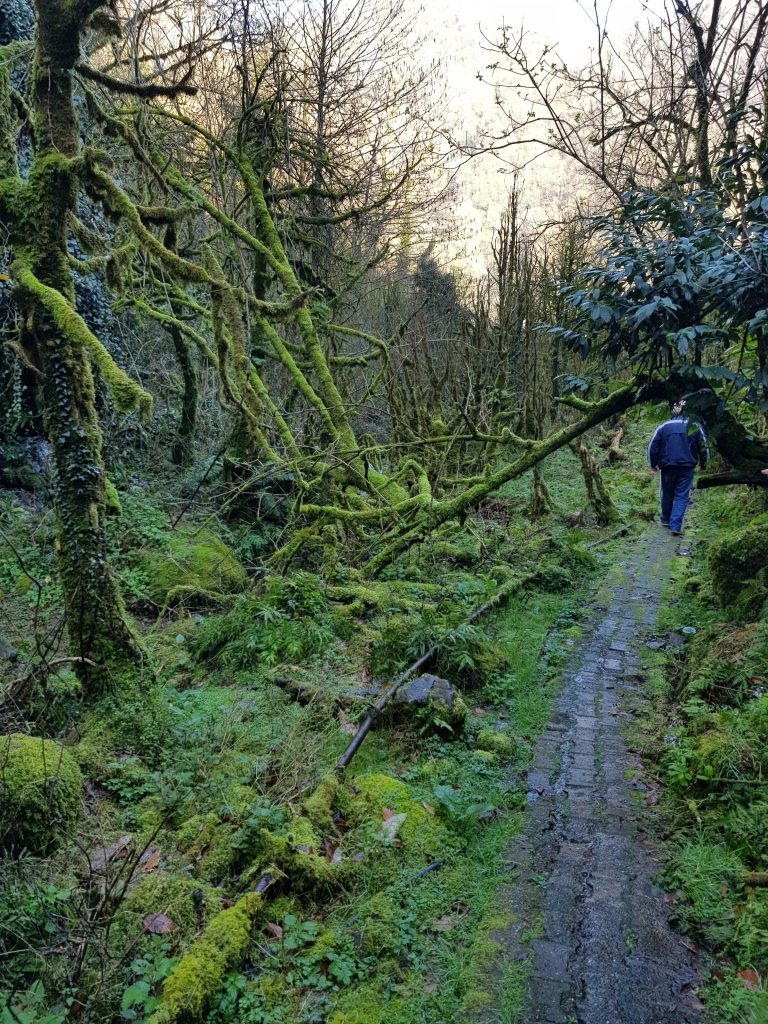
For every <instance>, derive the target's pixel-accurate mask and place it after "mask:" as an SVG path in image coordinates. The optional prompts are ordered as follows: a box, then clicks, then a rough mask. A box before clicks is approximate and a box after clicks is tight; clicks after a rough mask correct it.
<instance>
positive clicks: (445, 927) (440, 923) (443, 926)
mask: <svg viewBox="0 0 768 1024" xmlns="http://www.w3.org/2000/svg"><path fill="white" fill-rule="evenodd" d="M455 924H456V922H455V921H454V920H453V918H452V917H451V915H450V914H443V916H442V917H438V919H437V920H436V921H433V922H432V930H433V931H436V932H447V931H449V930H450V929H451V928H453V926H454V925H455Z"/></svg>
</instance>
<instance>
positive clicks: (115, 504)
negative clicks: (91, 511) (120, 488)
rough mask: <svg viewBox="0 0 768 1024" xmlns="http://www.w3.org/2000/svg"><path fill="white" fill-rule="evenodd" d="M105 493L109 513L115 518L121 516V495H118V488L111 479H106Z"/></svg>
mask: <svg viewBox="0 0 768 1024" xmlns="http://www.w3.org/2000/svg"><path fill="white" fill-rule="evenodd" d="M104 491H105V492H106V498H107V512H108V513H110V514H111V515H113V516H119V515H120V514H121V513H122V511H123V508H122V505H121V504H120V495H119V494H118V493H117V488H116V487H115V485H114V484H113V483H112V481H111V480H110V479H109V477H105V478H104Z"/></svg>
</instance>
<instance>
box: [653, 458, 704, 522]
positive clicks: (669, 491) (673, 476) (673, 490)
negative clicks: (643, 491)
mask: <svg viewBox="0 0 768 1024" xmlns="http://www.w3.org/2000/svg"><path fill="white" fill-rule="evenodd" d="M695 469H696V467H695V466H667V468H666V469H662V471H661V521H662V523H668V524H669V528H670V530H674V531H679V530H682V528H683V516H684V515H685V510H686V509H687V508H688V495H689V494H690V493H691V484H692V483H693V473H694V470H695Z"/></svg>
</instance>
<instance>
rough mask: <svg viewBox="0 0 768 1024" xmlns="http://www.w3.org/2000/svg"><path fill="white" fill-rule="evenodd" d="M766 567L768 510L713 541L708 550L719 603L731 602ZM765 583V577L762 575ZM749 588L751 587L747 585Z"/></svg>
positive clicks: (713, 582) (764, 571)
mask: <svg viewBox="0 0 768 1024" xmlns="http://www.w3.org/2000/svg"><path fill="white" fill-rule="evenodd" d="M766 570H768V513H766V514H764V515H761V516H757V518H755V519H752V520H751V521H750V522H749V523H747V525H746V526H744V527H742V528H741V529H740V530H736V531H735V532H733V533H729V534H728V535H727V536H726V537H722V538H721V539H720V540H718V541H716V542H715V543H714V544H713V545H712V548H711V550H710V553H709V572H710V576H711V578H712V589H713V592H714V594H715V597H716V598H717V600H718V601H719V602H720V604H722V605H730V604H733V603H734V602H735V601H736V600H737V599H738V598H739V596H740V595H741V593H742V590H744V588H745V587H746V586H747V585H748V584H749V583H750V582H752V581H754V580H757V579H758V577H759V576H763V577H764V576H765V573H766ZM762 582H763V584H765V579H763V581H762ZM750 589H752V588H750Z"/></svg>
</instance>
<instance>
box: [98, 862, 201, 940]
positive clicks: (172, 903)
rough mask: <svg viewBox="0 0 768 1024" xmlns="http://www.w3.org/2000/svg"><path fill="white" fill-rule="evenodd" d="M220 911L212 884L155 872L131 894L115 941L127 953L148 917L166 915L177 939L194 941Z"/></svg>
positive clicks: (118, 921) (116, 927) (117, 923)
mask: <svg viewBox="0 0 768 1024" xmlns="http://www.w3.org/2000/svg"><path fill="white" fill-rule="evenodd" d="M220 909H221V893H220V891H219V890H218V889H216V888H214V887H213V886H212V885H208V884H207V883H205V882H201V881H199V880H198V879H194V878H189V877H188V876H173V875H166V874H163V873H162V872H159V871H157V872H154V873H153V874H151V875H147V876H146V877H145V878H142V879H141V880H140V881H139V882H138V884H136V885H135V886H133V888H131V889H130V890H129V891H128V894H127V895H126V897H125V899H124V900H123V901H122V903H121V904H120V909H119V911H118V913H117V914H116V916H115V921H114V925H113V931H112V938H113V942H114V946H115V949H117V950H120V951H121V952H122V950H124V949H125V948H126V947H127V945H128V944H129V943H131V942H133V941H134V940H135V938H136V936H137V935H139V934H140V933H141V930H142V924H141V923H142V920H143V918H144V917H145V916H146V915H147V914H166V915H167V916H168V917H169V918H170V919H171V921H173V924H174V938H175V939H176V941H178V940H180V939H181V940H188V939H191V938H193V937H194V936H195V935H196V934H197V933H198V932H199V931H200V929H201V928H202V927H203V926H204V925H205V923H206V922H207V921H208V920H209V919H210V918H211V917H212V916H213V915H214V914H215V913H217V911H219V910H220Z"/></svg>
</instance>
